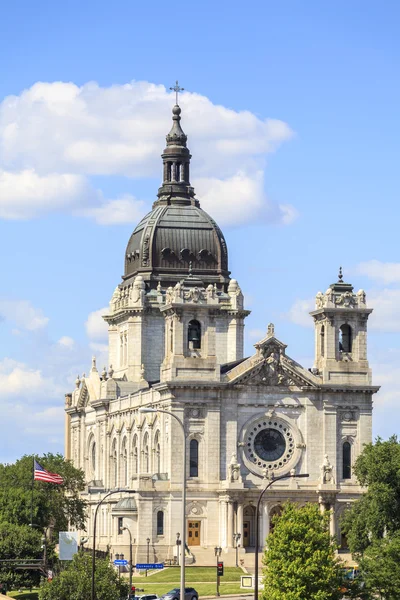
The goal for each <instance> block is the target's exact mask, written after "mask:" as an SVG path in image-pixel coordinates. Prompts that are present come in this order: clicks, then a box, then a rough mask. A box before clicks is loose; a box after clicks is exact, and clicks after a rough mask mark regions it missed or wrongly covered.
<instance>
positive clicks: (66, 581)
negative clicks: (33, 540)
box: [39, 552, 129, 600]
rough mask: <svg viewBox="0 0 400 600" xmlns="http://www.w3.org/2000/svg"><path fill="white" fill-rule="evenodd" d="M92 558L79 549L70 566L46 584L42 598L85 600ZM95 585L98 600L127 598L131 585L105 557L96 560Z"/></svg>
mask: <svg viewBox="0 0 400 600" xmlns="http://www.w3.org/2000/svg"><path fill="white" fill-rule="evenodd" d="M91 581H92V557H91V555H88V554H84V553H82V552H79V553H77V554H75V556H74V559H73V560H72V561H71V563H70V564H69V565H68V567H67V568H66V569H65V570H64V571H62V572H61V573H60V574H59V575H57V576H56V577H55V578H54V579H53V580H52V581H48V582H46V583H44V584H43V586H42V587H41V588H40V592H39V600H86V599H87V598H90V593H91ZM95 586H96V598H97V600H119V599H120V598H126V597H127V596H128V592H129V586H128V584H127V583H125V582H124V581H123V580H119V578H118V574H117V572H116V571H115V569H114V568H113V567H112V565H111V563H110V562H109V561H108V560H106V559H97V560H96V573H95Z"/></svg>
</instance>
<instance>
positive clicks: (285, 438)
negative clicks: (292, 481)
mask: <svg viewBox="0 0 400 600" xmlns="http://www.w3.org/2000/svg"><path fill="white" fill-rule="evenodd" d="M296 432H297V429H296V427H294V426H293V425H291V424H290V423H289V422H288V421H286V419H282V418H281V417H278V416H275V415H274V417H273V418H269V419H266V418H265V416H264V417H261V418H259V419H257V420H255V421H252V422H250V423H249V424H248V425H247V427H246V429H244V430H243V434H242V436H243V437H242V448H243V458H244V463H245V464H246V466H247V467H248V468H249V470H250V471H252V472H253V473H256V474H257V475H260V476H261V477H262V476H264V473H265V470H268V471H274V472H277V473H278V474H280V473H283V472H284V471H289V470H290V469H291V468H293V467H294V466H295V465H296V463H297V461H298V460H299V458H300V452H299V450H298V449H296V446H297V443H298V441H300V440H301V438H300V436H299V434H298V433H296Z"/></svg>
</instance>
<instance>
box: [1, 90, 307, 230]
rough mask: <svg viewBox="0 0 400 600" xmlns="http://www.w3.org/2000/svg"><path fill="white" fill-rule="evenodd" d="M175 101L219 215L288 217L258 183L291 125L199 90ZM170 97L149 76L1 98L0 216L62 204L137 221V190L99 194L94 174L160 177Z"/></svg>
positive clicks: (198, 174)
mask: <svg viewBox="0 0 400 600" xmlns="http://www.w3.org/2000/svg"><path fill="white" fill-rule="evenodd" d="M180 104H181V106H182V115H183V127H184V130H185V131H186V132H187V133H188V134H189V147H190V149H191V151H192V153H193V156H194V159H193V161H192V180H193V183H194V185H195V186H197V191H198V194H199V199H200V200H201V201H202V200H203V205H204V208H205V209H206V210H207V209H208V208H210V210H211V208H212V210H213V214H215V216H216V218H218V219H219V221H220V222H221V224H228V225H235V224H237V223H241V222H243V220H244V214H245V215H246V217H245V219H246V220H252V219H260V218H264V219H265V220H267V221H271V222H278V223H282V224H288V223H290V222H291V221H292V220H293V219H294V218H295V216H296V211H295V209H294V208H293V207H292V206H290V205H283V206H279V205H274V204H273V203H272V202H271V201H269V200H268V198H267V197H266V195H265V191H264V178H265V166H266V156H267V155H268V154H269V153H271V152H275V151H276V150H277V149H278V147H279V146H280V145H281V144H282V143H283V142H285V141H287V140H289V139H290V138H291V137H292V136H293V132H292V131H291V129H290V127H289V126H288V125H287V124H286V123H284V122H283V121H280V120H278V119H260V118H258V117H257V116H256V115H254V114H252V113H251V112H249V111H234V110H232V109H229V108H226V107H224V106H220V105H215V104H213V103H212V102H211V101H210V100H209V99H208V98H206V97H205V96H202V95H200V94H193V93H187V92H186V93H184V94H182V95H181V98H180ZM172 105H173V94H171V93H170V92H168V91H167V90H166V89H165V87H164V86H162V85H155V84H153V83H149V82H145V81H142V82H132V83H129V84H126V85H114V86H111V87H108V88H102V87H100V86H99V85H98V84H97V83H93V82H91V83H87V84H85V85H83V86H81V87H79V86H77V85H75V84H73V83H64V82H54V83H42V82H38V83H36V84H34V85H33V86H32V87H31V88H29V89H27V90H24V91H23V92H22V93H21V94H20V95H18V96H8V97H6V98H5V99H4V100H3V101H2V102H1V103H0V164H1V165H2V170H1V171H0V218H3V219H31V218H34V217H38V216H40V215H41V214H44V213H48V212H52V211H64V212H72V213H74V214H79V215H82V216H85V217H89V218H92V219H94V220H95V221H96V222H97V223H99V224H101V225H107V224H118V223H126V222H136V221H137V220H138V219H139V218H140V217H141V216H142V215H143V214H144V212H145V210H146V207H145V204H144V202H143V200H142V199H136V198H134V197H133V196H132V195H130V194H128V193H126V194H122V195H121V197H117V198H113V199H109V198H105V197H104V195H103V193H102V191H101V190H100V189H97V187H96V186H94V185H93V183H92V179H91V178H92V177H93V176H122V177H126V178H137V179H139V178H140V179H145V178H149V177H160V176H161V159H160V154H161V151H162V150H163V147H164V143H165V142H164V139H165V135H166V133H167V132H168V129H169V126H170V123H171V107H172ZM202 196H204V197H203V198H202ZM244 207H246V210H244Z"/></svg>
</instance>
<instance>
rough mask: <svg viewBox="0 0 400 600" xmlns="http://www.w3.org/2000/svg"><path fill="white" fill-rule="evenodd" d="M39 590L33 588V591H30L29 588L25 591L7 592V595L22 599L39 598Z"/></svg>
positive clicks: (34, 599)
mask: <svg viewBox="0 0 400 600" xmlns="http://www.w3.org/2000/svg"><path fill="white" fill-rule="evenodd" d="M38 591H39V590H36V591H35V590H32V591H31V592H29V591H28V590H26V591H24V592H16V591H14V592H7V596H10V597H11V598H17V600H18V598H20V599H21V600H38Z"/></svg>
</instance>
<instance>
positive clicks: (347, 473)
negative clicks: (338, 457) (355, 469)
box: [343, 442, 351, 479]
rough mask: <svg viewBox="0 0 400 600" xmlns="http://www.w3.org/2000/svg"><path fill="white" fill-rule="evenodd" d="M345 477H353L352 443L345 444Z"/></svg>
mask: <svg viewBox="0 0 400 600" xmlns="http://www.w3.org/2000/svg"><path fill="white" fill-rule="evenodd" d="M343 479H351V444H350V442H344V444H343Z"/></svg>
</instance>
